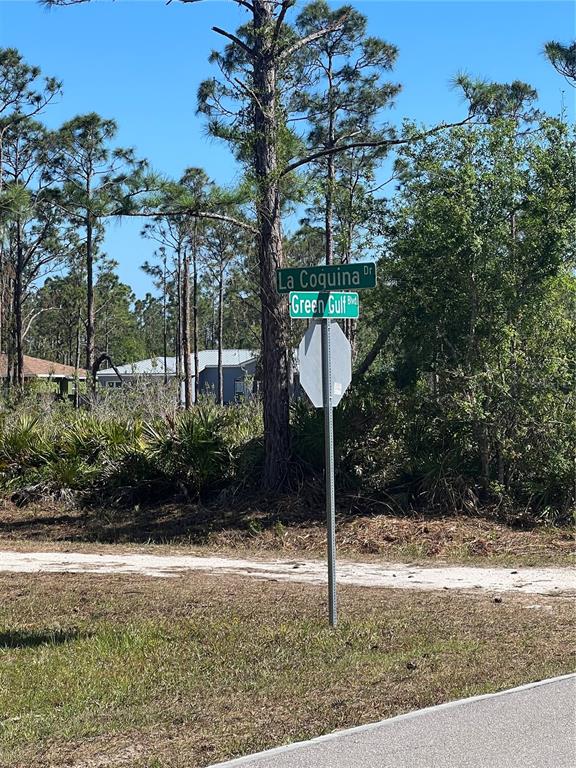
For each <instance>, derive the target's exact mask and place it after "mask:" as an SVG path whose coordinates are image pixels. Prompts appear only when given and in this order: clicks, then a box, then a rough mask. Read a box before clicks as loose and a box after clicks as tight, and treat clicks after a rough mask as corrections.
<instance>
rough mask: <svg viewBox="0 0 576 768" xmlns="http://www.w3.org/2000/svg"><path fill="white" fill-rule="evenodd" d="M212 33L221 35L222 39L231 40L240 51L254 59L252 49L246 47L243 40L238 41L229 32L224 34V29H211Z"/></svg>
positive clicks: (238, 39)
mask: <svg viewBox="0 0 576 768" xmlns="http://www.w3.org/2000/svg"><path fill="white" fill-rule="evenodd" d="M212 31H213V32H217V33H218V34H219V35H222V37H227V38H228V40H231V41H232V42H233V43H235V44H236V45H239V46H240V48H242V50H243V51H244V52H245V53H247V54H248V56H250V58H251V59H253V58H254V55H255V54H254V49H253V48H250V46H249V45H246V43H245V42H244V41H243V40H240V38H239V37H236V35H233V34H232V33H231V32H226V30H225V29H220V27H212Z"/></svg>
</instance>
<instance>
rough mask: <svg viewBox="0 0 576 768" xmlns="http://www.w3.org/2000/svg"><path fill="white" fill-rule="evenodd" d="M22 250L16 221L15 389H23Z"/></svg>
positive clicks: (19, 225) (18, 223) (18, 226)
mask: <svg viewBox="0 0 576 768" xmlns="http://www.w3.org/2000/svg"><path fill="white" fill-rule="evenodd" d="M23 279H24V252H23V248H22V224H21V222H20V219H18V221H17V222H16V274H15V275H14V341H15V345H14V346H15V351H16V361H15V362H16V365H15V372H14V379H15V382H14V383H15V384H16V388H17V390H18V391H19V392H20V393H22V391H23V390H24V339H23V333H22V327H23V324H22V301H23V295H24V285H23Z"/></svg>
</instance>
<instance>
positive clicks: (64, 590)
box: [0, 574, 576, 768]
mask: <svg viewBox="0 0 576 768" xmlns="http://www.w3.org/2000/svg"><path fill="white" fill-rule="evenodd" d="M0 595H1V598H0V601H1V602H0V765H2V766H3V768H4V767H6V766H10V767H11V768H16V766H18V768H24V767H25V766H26V768H38V767H39V766H55V767H60V766H74V768H98V767H99V766H102V767H103V766H129V767H130V768H137V767H138V768H167V767H168V766H169V767H170V768H194V767H199V766H207V765H209V764H211V763H214V762H217V761H218V760H223V759H225V758H228V757H233V756H237V755H241V754H245V753H249V752H252V751H256V750H260V749H264V748H267V747H272V746H275V745H278V744H282V743H285V742H289V741H293V740H298V739H305V738H309V737H312V736H316V735H319V734H321V733H327V732H329V731H332V730H334V729H337V728H343V727H346V726H352V725H358V724H361V723H366V722H370V721H374V720H377V719H380V718H383V717H388V716H391V715H394V714H398V713H400V712H404V711H407V710H410V709H415V708H419V707H424V706H427V705H431V704H436V703H440V702H443V701H447V700H450V699H455V698H459V697H462V696H469V695H473V694H477V693H483V692H487V691H494V690H498V689H501V688H507V687H510V686H513V685H517V684H521V683H524V682H528V681H530V680H537V679H541V678H544V677H549V676H552V675H557V674H562V673H565V672H569V671H571V670H572V669H573V666H574V664H573V662H574V654H573V651H574V646H573V637H574V634H573V633H574V629H575V626H574V625H575V624H576V621H575V619H576V616H575V612H574V605H573V602H572V601H570V600H566V599H563V598H544V597H536V596H528V597H527V596H514V597H504V599H503V602H499V603H496V602H494V601H493V600H492V598H491V596H489V595H486V594H482V595H473V596H470V595H468V596H463V595H456V594H449V593H442V594H434V593H421V592H407V591H404V590H396V591H385V590H375V589H361V588H342V589H341V590H340V610H341V624H340V626H339V627H338V628H337V629H336V630H330V629H328V628H327V626H326V618H325V611H326V606H325V590H324V589H321V588H317V587H313V586H304V585H299V584H286V583H282V584H280V583H273V582H263V581H257V580H252V579H238V578H232V577H217V578H216V577H210V576H207V575H205V574H190V575H187V576H183V577H179V578H175V579H147V578H141V577H132V576H113V577H112V576H108V577H104V576H93V575H81V576H79V575H73V574H64V575H58V576H55V575H20V574H11V575H7V574H3V575H0Z"/></svg>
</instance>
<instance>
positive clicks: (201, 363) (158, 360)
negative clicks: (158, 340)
mask: <svg viewBox="0 0 576 768" xmlns="http://www.w3.org/2000/svg"><path fill="white" fill-rule="evenodd" d="M255 357H256V352H254V351H253V350H251V349H223V350H222V365H223V366H224V368H229V367H232V368H234V367H237V366H240V365H245V364H246V363H248V362H250V361H251V360H254V358H255ZM217 365H218V350H217V349H203V350H201V351H200V352H199V353H198V368H199V370H198V372H199V373H201V372H202V371H203V370H204V369H205V368H216V366H217ZM191 367H192V375H194V357H192V359H191ZM118 372H119V373H120V375H121V376H141V375H146V376H150V375H155V376H163V375H164V358H163V357H153V358H148V359H147V360H138V361H137V362H135V363H126V364H125V365H119V366H118ZM166 373H167V374H168V375H169V376H171V375H172V376H174V375H176V358H175V357H167V358H166ZM114 375H115V371H114V369H113V368H105V369H104V370H102V371H98V374H97V376H114Z"/></svg>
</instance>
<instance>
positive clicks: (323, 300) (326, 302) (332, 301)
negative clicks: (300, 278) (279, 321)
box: [290, 291, 360, 320]
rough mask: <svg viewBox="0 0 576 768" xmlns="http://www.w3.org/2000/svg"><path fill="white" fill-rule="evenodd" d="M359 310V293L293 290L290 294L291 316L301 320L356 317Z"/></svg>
mask: <svg viewBox="0 0 576 768" xmlns="http://www.w3.org/2000/svg"><path fill="white" fill-rule="evenodd" d="M359 310H360V302H359V300H358V294H357V293H344V292H342V291H330V292H328V291H322V292H319V291H292V293H291V294H290V317H294V318H299V319H301V320H311V319H313V318H320V317H332V318H336V319H344V318H349V319H356V318H357V317H358V313H359Z"/></svg>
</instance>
